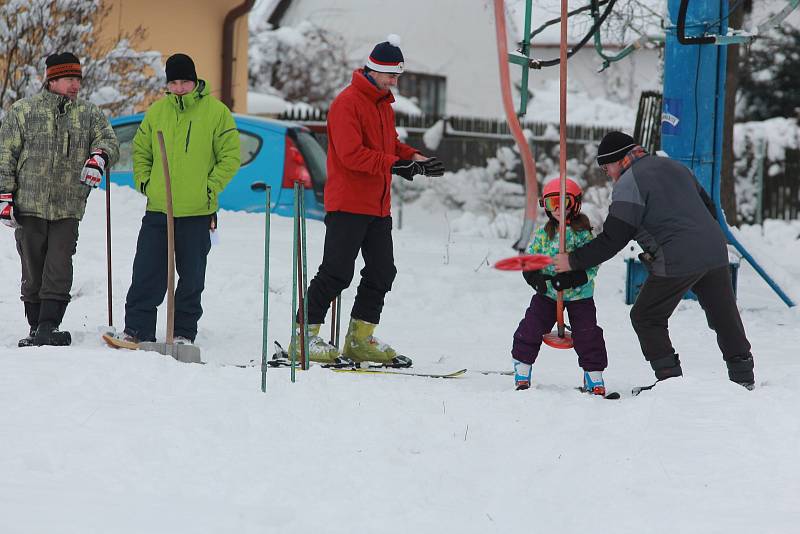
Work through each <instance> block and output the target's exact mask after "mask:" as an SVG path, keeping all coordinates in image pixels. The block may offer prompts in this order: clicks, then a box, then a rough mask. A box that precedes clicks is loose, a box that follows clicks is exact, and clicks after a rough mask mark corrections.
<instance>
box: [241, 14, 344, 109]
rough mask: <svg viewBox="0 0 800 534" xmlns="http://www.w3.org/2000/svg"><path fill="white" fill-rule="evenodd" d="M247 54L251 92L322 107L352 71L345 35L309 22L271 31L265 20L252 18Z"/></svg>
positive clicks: (325, 105)
mask: <svg viewBox="0 0 800 534" xmlns="http://www.w3.org/2000/svg"><path fill="white" fill-rule="evenodd" d="M248 57H249V69H250V70H249V73H248V78H249V84H250V90H252V91H256V92H259V93H266V94H273V95H277V96H280V97H281V98H283V99H285V100H289V101H292V102H305V103H307V104H311V105H313V106H316V107H319V108H321V109H327V108H328V106H329V105H330V103H331V100H333V98H334V97H335V96H336V94H337V93H338V92H339V91H340V90H341V89H342V88H343V87H344V86H345V85H346V84H347V82H348V81H349V78H350V73H351V68H350V65H349V62H348V60H347V55H346V50H345V41H344V37H343V36H341V35H340V34H338V33H336V32H333V31H329V30H326V29H324V28H321V27H319V26H316V25H314V24H313V23H311V22H308V21H303V22H301V23H300V24H298V25H297V26H296V27H289V26H283V27H280V28H278V29H275V30H273V29H272V28H271V26H270V25H269V23H268V22H266V21H265V20H263V19H261V20H256V21H253V22H252V23H251V27H250V48H249V51H248Z"/></svg>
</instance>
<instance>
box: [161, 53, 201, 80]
mask: <svg viewBox="0 0 800 534" xmlns="http://www.w3.org/2000/svg"><path fill="white" fill-rule="evenodd" d="M165 70H166V73H167V81H168V82H172V81H175V80H191V81H193V82H197V72H196V71H195V70H194V61H192V58H190V57H189V56H187V55H186V54H173V55H171V56H169V58H168V59H167V66H166V69H165Z"/></svg>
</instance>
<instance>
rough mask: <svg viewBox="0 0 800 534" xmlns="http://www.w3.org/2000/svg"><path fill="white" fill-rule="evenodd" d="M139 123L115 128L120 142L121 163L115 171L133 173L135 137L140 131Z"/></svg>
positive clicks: (115, 167) (115, 165) (118, 163)
mask: <svg viewBox="0 0 800 534" xmlns="http://www.w3.org/2000/svg"><path fill="white" fill-rule="evenodd" d="M139 124H140V123H138V122H134V123H129V124H121V125H119V126H114V133H115V134H116V136H117V142H119V161H117V163H115V164H114V167H113V168H112V170H113V171H118V172H133V136H134V135H136V130H138V129H139Z"/></svg>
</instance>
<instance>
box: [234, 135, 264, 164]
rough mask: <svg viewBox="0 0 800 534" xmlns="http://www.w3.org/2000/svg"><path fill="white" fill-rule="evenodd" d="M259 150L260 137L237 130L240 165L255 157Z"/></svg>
mask: <svg viewBox="0 0 800 534" xmlns="http://www.w3.org/2000/svg"><path fill="white" fill-rule="evenodd" d="M259 150H261V138H260V137H259V136H257V135H253V134H251V133H249V132H243V131H241V130H239V153H240V156H241V158H242V166H245V165H247V164H248V163H250V162H251V161H253V160H254V159H256V156H257V155H258V152H259Z"/></svg>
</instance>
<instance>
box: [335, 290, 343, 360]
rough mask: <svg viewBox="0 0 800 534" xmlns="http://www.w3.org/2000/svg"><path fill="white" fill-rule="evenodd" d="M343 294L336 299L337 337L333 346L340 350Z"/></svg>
mask: <svg viewBox="0 0 800 534" xmlns="http://www.w3.org/2000/svg"><path fill="white" fill-rule="evenodd" d="M341 325H342V294H341V293H339V296H338V297H336V337H335V338H334V342H333V346H334V347H336V348H337V349H338V348H339V334H341V332H342V329H341Z"/></svg>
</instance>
